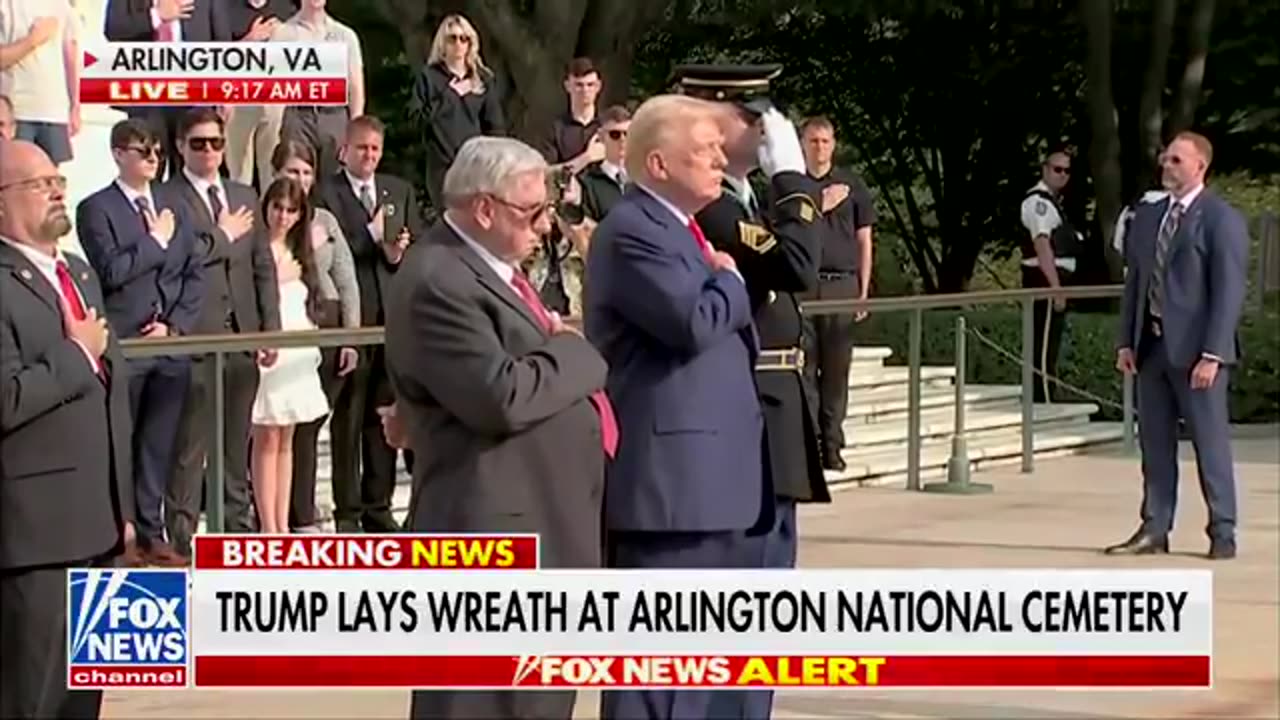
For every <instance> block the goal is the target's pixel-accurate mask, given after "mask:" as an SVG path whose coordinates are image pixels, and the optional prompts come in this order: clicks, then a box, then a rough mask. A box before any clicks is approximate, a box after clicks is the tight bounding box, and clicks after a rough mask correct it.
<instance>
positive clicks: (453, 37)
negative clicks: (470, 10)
mask: <svg viewBox="0 0 1280 720" xmlns="http://www.w3.org/2000/svg"><path fill="white" fill-rule="evenodd" d="M444 39H445V40H448V41H449V42H456V43H461V44H463V45H467V44H469V43H470V42H471V38H469V37H467V36H466V35H459V34H457V33H450V34H448V35H445V36H444Z"/></svg>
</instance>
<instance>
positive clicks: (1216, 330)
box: [1117, 189, 1249, 545]
mask: <svg viewBox="0 0 1280 720" xmlns="http://www.w3.org/2000/svg"><path fill="white" fill-rule="evenodd" d="M1169 203H1170V201H1169V200H1165V201H1163V202H1160V203H1155V204H1149V205H1140V206H1138V208H1137V210H1136V212H1135V214H1134V217H1133V221H1132V223H1131V224H1130V226H1129V227H1130V229H1129V233H1128V234H1127V235H1126V239H1125V262H1126V265H1127V267H1128V271H1127V272H1126V274H1125V285H1124V300H1123V305H1122V309H1121V314H1120V328H1119V332H1118V338H1117V345H1118V346H1119V347H1121V348H1130V349H1133V350H1134V351H1135V354H1136V357H1137V363H1138V424H1139V427H1140V432H1139V436H1140V441H1141V446H1142V476H1143V501H1142V522H1143V531H1144V532H1145V533H1146V534H1147V535H1150V536H1153V537H1156V538H1163V537H1166V536H1167V535H1168V533H1169V531H1170V529H1171V528H1172V527H1173V516H1174V508H1175V505H1176V503H1177V493H1178V419H1179V418H1180V417H1181V418H1185V419H1186V421H1187V425H1188V426H1189V428H1190V429H1191V438H1192V444H1193V445H1194V446H1195V450H1196V465H1197V469H1198V470H1199V473H1200V488H1201V490H1202V491H1203V492H1204V496H1205V503H1206V504H1207V505H1208V506H1209V525H1208V528H1207V530H1208V533H1209V536H1210V538H1212V539H1213V540H1214V541H1215V542H1217V541H1221V542H1225V543H1227V544H1228V545H1234V542H1235V525H1236V487H1235V475H1234V471H1233V469H1232V462H1231V428H1230V415H1229V413H1228V409H1227V389H1228V387H1229V386H1230V379H1231V375H1230V373H1231V368H1232V367H1234V366H1235V364H1236V362H1237V361H1238V359H1239V352H1238V346H1237V336H1236V329H1237V327H1238V325H1239V322H1240V312H1241V309H1242V307H1243V305H1244V298H1245V292H1246V287H1247V284H1248V274H1247V268H1248V254H1249V237H1248V230H1247V228H1246V225H1245V222H1244V218H1242V217H1241V215H1240V213H1238V212H1237V211H1236V210H1235V209H1234V208H1232V207H1231V206H1230V205H1228V204H1227V203H1226V201H1224V200H1222V199H1221V198H1219V197H1218V196H1217V195H1215V194H1213V193H1212V192H1211V191H1210V190H1208V189H1205V190H1203V191H1201V193H1200V195H1199V196H1197V197H1196V198H1194V199H1193V201H1192V202H1191V205H1190V206H1189V207H1188V208H1187V209H1186V211H1185V213H1184V214H1183V216H1182V220H1181V222H1180V224H1179V226H1178V230H1177V233H1176V234H1175V235H1174V236H1173V238H1172V240H1171V242H1170V244H1169V249H1168V253H1167V255H1166V261H1165V268H1164V270H1165V272H1164V280H1163V288H1164V292H1163V296H1164V300H1163V318H1162V319H1161V320H1159V321H1157V320H1156V319H1155V318H1153V317H1152V316H1151V312H1150V307H1149V301H1148V293H1149V291H1150V287H1151V282H1152V275H1153V272H1154V267H1155V254H1156V245H1157V236H1158V233H1159V232H1160V226H1161V224H1162V222H1163V220H1164V217H1165V213H1166V211H1168V209H1169ZM1157 325H1158V327H1159V334H1158V336H1157V333H1156V330H1155V328H1156V326H1157ZM1205 354H1208V355H1212V356H1215V357H1217V358H1218V359H1220V360H1221V363H1222V364H1221V366H1220V368H1219V370H1218V375H1217V378H1216V379H1215V380H1214V383H1213V385H1212V386H1210V387H1209V388H1207V389H1204V390H1192V389H1191V384H1190V378H1191V371H1192V368H1193V367H1194V366H1195V364H1196V363H1197V362H1198V361H1199V360H1200V359H1201V357H1202V356H1204V355H1205Z"/></svg>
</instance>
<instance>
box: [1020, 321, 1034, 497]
mask: <svg viewBox="0 0 1280 720" xmlns="http://www.w3.org/2000/svg"><path fill="white" fill-rule="evenodd" d="M1035 325H1036V323H1035V301H1034V300H1032V299H1031V298H1025V299H1024V300H1023V301H1022V472H1024V473H1029V472H1031V471H1032V470H1034V469H1035V463H1036V459H1035V458H1036V448H1035V411H1036V410H1035V405H1034V404H1033V402H1032V401H1033V400H1034V399H1035V391H1034V390H1033V389H1032V383H1034V382H1035V376H1034V374H1033V373H1032V371H1031V369H1032V367H1033V366H1034V364H1035V360H1034V359H1033V357H1032V356H1033V355H1035V345H1034V344H1033V343H1034V338H1035V333H1036V327H1035Z"/></svg>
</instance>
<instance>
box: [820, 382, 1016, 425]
mask: <svg viewBox="0 0 1280 720" xmlns="http://www.w3.org/2000/svg"><path fill="white" fill-rule="evenodd" d="M907 390H908V388H907V386H906V385H905V384H903V385H889V386H885V387H880V388H875V389H868V390H858V391H857V392H853V393H850V394H849V405H848V410H847V413H846V415H845V424H846V425H848V424H849V423H854V424H857V425H865V424H877V423H881V422H888V421H892V420H897V419H905V418H906V416H907V400H908V397H907V395H908V393H907ZM1021 398H1022V386H1020V385H967V386H965V392H964V400H965V402H966V403H967V404H968V406H969V407H980V406H982V405H984V404H986V403H1005V402H1013V403H1017V402H1019V401H1020V399H1021ZM955 399H956V390H955V387H954V386H952V385H925V386H924V387H922V388H920V410H921V412H927V411H929V410H932V409H938V408H953V407H955Z"/></svg>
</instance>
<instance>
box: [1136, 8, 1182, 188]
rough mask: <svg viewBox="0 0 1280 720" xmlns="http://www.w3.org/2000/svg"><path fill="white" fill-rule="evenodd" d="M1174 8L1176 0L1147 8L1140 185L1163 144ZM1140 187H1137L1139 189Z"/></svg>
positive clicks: (1152, 170) (1140, 107)
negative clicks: (1148, 24)
mask: <svg viewBox="0 0 1280 720" xmlns="http://www.w3.org/2000/svg"><path fill="white" fill-rule="evenodd" d="M1177 11H1178V2H1177V0H1155V1H1154V7H1153V8H1152V10H1151V46H1150V48H1149V49H1148V55H1147V70H1146V73H1145V74H1144V76H1143V78H1142V92H1141V95H1140V96H1139V97H1140V99H1139V101H1138V152H1139V157H1140V158H1141V163H1142V165H1141V167H1142V170H1141V175H1140V176H1139V185H1140V186H1145V184H1146V183H1147V182H1149V181H1150V180H1151V179H1152V178H1153V177H1154V173H1155V171H1156V168H1157V167H1158V165H1159V163H1158V162H1157V160H1156V158H1157V156H1158V155H1159V153H1160V149H1161V148H1162V147H1163V146H1164V138H1163V137H1161V131H1162V130H1163V129H1164V113H1163V105H1164V103H1163V99H1164V89H1165V85H1166V82H1165V81H1166V79H1167V77H1168V70H1169V48H1170V47H1171V46H1172V45H1173V21H1174V17H1175V15H1176V14H1177ZM1144 189H1146V188H1145V187H1139V190H1144Z"/></svg>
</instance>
